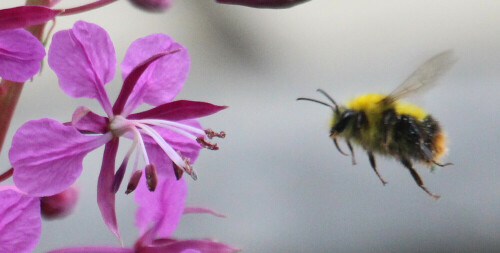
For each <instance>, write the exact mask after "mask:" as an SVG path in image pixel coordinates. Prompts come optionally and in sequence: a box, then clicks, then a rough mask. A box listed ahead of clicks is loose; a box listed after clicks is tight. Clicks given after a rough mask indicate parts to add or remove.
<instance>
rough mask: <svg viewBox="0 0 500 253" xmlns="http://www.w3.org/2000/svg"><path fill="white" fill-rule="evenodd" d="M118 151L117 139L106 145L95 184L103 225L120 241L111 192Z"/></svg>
mask: <svg viewBox="0 0 500 253" xmlns="http://www.w3.org/2000/svg"><path fill="white" fill-rule="evenodd" d="M117 151H118V138H114V139H112V140H111V141H110V142H108V143H107V144H106V147H105V149H104V155H103V159H102V167H101V173H100V174H99V180H98V182H97V204H98V205H99V209H100V210H101V215H102V218H103V219H104V223H106V226H108V228H109V230H111V232H113V234H115V236H116V237H117V238H118V239H119V240H121V239H120V233H119V231H118V224H117V222H116V211H115V193H114V192H113V189H112V188H113V179H114V175H115V160H116V153H117Z"/></svg>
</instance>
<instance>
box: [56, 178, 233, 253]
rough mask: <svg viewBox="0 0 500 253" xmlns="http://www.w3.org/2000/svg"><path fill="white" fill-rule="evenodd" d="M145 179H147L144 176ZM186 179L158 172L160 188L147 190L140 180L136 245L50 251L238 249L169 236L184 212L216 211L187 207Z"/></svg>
mask: <svg viewBox="0 0 500 253" xmlns="http://www.w3.org/2000/svg"><path fill="white" fill-rule="evenodd" d="M142 180H144V179H142ZM186 192H187V187H186V182H185V181H184V179H181V180H175V179H173V178H171V177H165V176H163V175H159V184H158V188H157V190H156V191H154V192H150V191H148V190H147V188H146V186H145V184H139V186H138V189H137V190H136V192H135V200H136V202H137V203H138V204H139V209H138V211H137V214H136V224H137V226H138V227H139V229H140V235H141V236H140V237H139V239H138V240H137V241H136V243H135V244H134V247H133V248H121V247H107V246H87V247H74V248H65V249H58V250H53V251H50V252H49V253H83V252H86V253H97V252H99V253H201V252H203V253H226V252H227V253H231V252H236V251H238V250H239V249H235V248H233V247H231V246H229V245H226V244H223V243H219V242H216V241H213V240H210V239H191V240H177V239H173V238H170V236H171V235H172V233H173V232H174V230H175V228H176V227H177V224H178V223H179V220H180V218H181V216H182V213H193V212H203V213H212V214H215V215H218V216H220V215H219V214H216V213H215V212H213V211H211V210H209V209H205V208H186V209H185V208H184V202H185V199H186Z"/></svg>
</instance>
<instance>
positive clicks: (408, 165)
mask: <svg viewBox="0 0 500 253" xmlns="http://www.w3.org/2000/svg"><path fill="white" fill-rule="evenodd" d="M401 163H402V164H403V165H404V166H405V167H406V168H407V169H408V170H410V173H411V176H412V177H413V179H414V180H415V182H416V183H417V185H418V186H419V187H420V188H422V190H424V191H425V192H427V194H429V195H430V196H431V197H433V198H435V199H438V198H439V195H435V194H433V193H432V192H430V191H429V190H427V188H426V187H425V186H424V181H422V179H421V178H420V176H419V175H418V173H417V171H416V170H415V169H414V168H413V165H412V164H411V161H410V160H408V159H407V158H403V159H401Z"/></svg>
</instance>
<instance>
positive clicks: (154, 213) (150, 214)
mask: <svg viewBox="0 0 500 253" xmlns="http://www.w3.org/2000/svg"><path fill="white" fill-rule="evenodd" d="M186 194H187V186H186V182H185V181H184V179H180V180H176V179H175V178H166V177H159V183H158V186H157V187H156V190H155V191H154V192H150V191H149V190H148V189H147V187H146V181H145V179H144V177H143V178H141V181H140V182H139V185H138V187H137V189H136V190H135V196H134V199H135V201H136V202H137V204H138V205H139V207H138V209H137V213H136V225H137V226H138V227H139V231H140V234H141V235H143V234H144V233H145V232H146V231H147V229H148V228H149V226H150V225H151V224H153V225H154V227H155V230H156V231H155V232H156V233H155V235H156V236H159V237H169V236H170V235H172V233H173V232H174V231H175V229H176V227H177V224H178V223H179V220H180V219H181V216H182V212H183V210H184V202H185V200H186Z"/></svg>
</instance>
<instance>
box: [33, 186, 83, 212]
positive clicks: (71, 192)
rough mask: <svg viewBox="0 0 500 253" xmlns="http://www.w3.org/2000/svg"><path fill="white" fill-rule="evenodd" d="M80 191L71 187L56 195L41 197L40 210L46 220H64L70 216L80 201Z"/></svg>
mask: <svg viewBox="0 0 500 253" xmlns="http://www.w3.org/2000/svg"><path fill="white" fill-rule="evenodd" d="M78 195H79V192H78V189H77V188H76V187H75V186H71V187H69V188H68V189H66V190H64V191H63V192H60V193H58V194H56V195H52V196H48V197H41V198H40V208H41V212H42V217H43V218H45V219H56V218H62V217H64V216H67V215H69V214H70V213H71V212H72V211H73V209H74V208H75V206H76V202H77V201H78Z"/></svg>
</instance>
